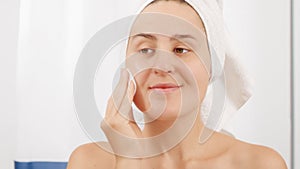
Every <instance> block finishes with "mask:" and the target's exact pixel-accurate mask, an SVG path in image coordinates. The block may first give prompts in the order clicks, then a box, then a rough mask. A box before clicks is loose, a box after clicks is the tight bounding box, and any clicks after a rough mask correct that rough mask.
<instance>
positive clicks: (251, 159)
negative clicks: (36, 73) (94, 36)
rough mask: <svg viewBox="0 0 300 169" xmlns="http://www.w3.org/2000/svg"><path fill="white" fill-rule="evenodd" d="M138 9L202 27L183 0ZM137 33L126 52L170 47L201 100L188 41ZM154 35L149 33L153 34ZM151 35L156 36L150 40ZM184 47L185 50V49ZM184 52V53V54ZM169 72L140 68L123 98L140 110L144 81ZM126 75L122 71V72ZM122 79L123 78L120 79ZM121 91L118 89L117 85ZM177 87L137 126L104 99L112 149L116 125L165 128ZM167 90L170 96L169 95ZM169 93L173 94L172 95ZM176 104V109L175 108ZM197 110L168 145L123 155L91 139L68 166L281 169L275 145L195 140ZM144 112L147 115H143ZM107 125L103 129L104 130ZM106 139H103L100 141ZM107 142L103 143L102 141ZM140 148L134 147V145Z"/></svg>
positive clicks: (203, 77)
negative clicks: (161, 108)
mask: <svg viewBox="0 0 300 169" xmlns="http://www.w3.org/2000/svg"><path fill="white" fill-rule="evenodd" d="M143 12H145V13H146V12H159V13H165V14H169V15H174V16H177V17H180V18H184V19H185V20H187V21H188V22H190V23H191V24H193V25H194V26H196V27H197V28H199V30H205V28H204V25H203V23H202V21H201V19H200V17H199V16H198V14H197V13H196V12H195V11H194V10H193V9H192V8H191V7H190V6H189V5H187V4H185V3H179V2H177V1H158V2H156V3H153V4H151V5H149V6H148V7H146V8H145V9H144V10H143ZM151 36H152V37H151V38H149V36H146V37H139V38H138V39H137V40H134V39H130V40H129V44H128V48H127V56H130V54H132V53H135V52H140V51H141V50H142V51H143V52H148V50H149V49H151V48H154V47H153V46H155V48H159V49H162V50H165V51H169V52H174V54H175V55H178V56H180V57H181V58H182V60H183V62H184V63H185V64H186V65H187V66H188V67H189V68H190V69H191V71H192V73H193V75H194V76H195V77H196V78H195V80H196V82H197V85H198V94H199V97H200V102H201V101H202V100H203V98H204V96H205V93H206V89H207V86H208V83H209V73H208V71H207V70H206V69H205V66H204V65H203V63H201V61H200V60H199V59H198V57H197V56H196V54H195V53H194V52H193V51H192V50H190V49H189V48H188V46H186V45H184V44H182V43H180V42H174V43H170V39H169V38H168V37H164V36H160V35H154V34H153V35H151ZM153 37H154V38H153ZM153 39H155V40H153ZM186 49H187V50H186ZM183 56H184V57H183ZM168 74H169V72H164V71H162V70H149V71H145V72H143V73H141V74H139V75H137V76H136V77H135V79H136V83H137V90H136V93H133V89H132V86H131V85H130V86H126V90H125V89H124V92H123V97H124V98H125V97H128V98H129V100H130V101H131V102H132V101H133V102H135V104H136V105H137V106H138V107H139V108H140V109H141V110H142V111H143V110H147V109H148V108H149V100H147V99H148V95H149V86H151V85H153V84H155V83H154V82H157V81H162V82H174V80H173V79H172V78H170V76H168ZM124 77H125V76H124ZM125 84H127V83H125ZM121 91H122V90H121ZM178 92H179V91H174V92H173V93H171V94H170V93H168V94H166V95H167V97H166V98H167V99H168V102H169V103H170V104H167V108H166V111H165V112H163V114H162V115H161V116H160V117H159V118H157V119H156V120H155V121H153V122H151V123H147V124H145V127H144V130H143V131H141V130H140V129H139V128H138V127H137V125H136V123H135V122H132V121H128V120H127V121H126V119H123V118H122V116H120V115H119V113H118V111H117V110H118V109H117V108H116V107H115V106H114V104H113V102H112V100H111V99H110V100H109V102H108V106H107V107H108V108H107V112H106V117H105V119H104V120H105V122H106V123H102V125H101V127H102V129H103V130H104V132H106V133H107V137H108V139H109V141H110V145H111V146H112V149H114V147H119V145H118V143H117V142H114V141H113V138H111V139H110V138H109V137H110V136H109V132H110V130H107V129H108V127H107V126H109V127H112V128H114V129H115V130H117V131H119V132H121V133H123V134H125V135H127V136H130V137H134V138H142V137H144V138H145V137H149V136H155V135H158V134H160V133H161V132H163V131H164V130H166V129H168V128H169V127H170V125H171V124H172V122H173V121H174V117H176V113H174V112H176V111H175V110H174V109H177V107H176V106H174V105H176V103H177V102H178V101H179V100H178ZM169 95H170V97H168V96H169ZM171 96H172V97H171ZM174 107H175V108H174ZM199 114H200V112H198V115H197V118H196V121H195V123H194V125H193V126H192V129H191V130H190V132H189V133H188V134H187V136H186V137H185V138H184V140H182V141H181V142H180V143H178V144H177V145H176V146H175V147H173V148H172V149H171V150H169V151H166V152H164V153H161V154H159V155H157V156H153V157H149V158H137V159H134V158H125V157H122V156H117V155H115V154H112V153H110V152H107V151H105V150H103V149H102V148H100V147H99V146H98V145H97V144H96V143H90V144H85V145H82V146H80V147H78V148H77V149H76V150H75V151H74V152H73V153H72V155H71V157H70V160H69V163H68V167H67V169H100V168H105V169H119V168H122V169H126V168H128V169H165V168H166V169H170V168H172V169H202V168H203V169H254V168H255V169H286V168H287V167H286V164H285V162H284V160H283V159H282V157H281V156H280V155H279V154H278V153H277V152H276V151H274V150H272V149H270V148H267V147H264V146H259V145H253V144H249V143H245V142H242V141H239V140H237V139H235V138H233V137H230V136H228V135H225V134H222V133H219V132H214V133H213V135H212V136H211V137H210V138H209V139H208V140H207V141H206V142H205V143H204V144H199V133H200V132H201V129H202V128H203V127H204V125H203V123H202V121H201V119H200V115H199ZM145 116H147V114H145ZM105 130H106V131H105ZM99 144H102V145H104V144H106V143H99ZM106 145H108V144H106ZM137 148H139V147H137Z"/></svg>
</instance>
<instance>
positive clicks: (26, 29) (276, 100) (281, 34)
mask: <svg viewBox="0 0 300 169" xmlns="http://www.w3.org/2000/svg"><path fill="white" fill-rule="evenodd" d="M136 1H137V0H136ZM224 1H225V2H224V14H225V19H226V21H227V25H228V27H229V30H230V31H231V34H232V37H233V38H234V41H235V42H236V45H237V47H238V48H239V51H240V54H241V58H242V61H243V62H244V63H245V66H246V67H247V69H248V71H249V73H250V75H251V77H252V78H253V79H254V82H255V86H254V95H253V97H252V98H251V99H250V100H249V102H248V103H247V104H246V105H245V106H244V107H243V108H242V109H241V110H240V111H239V113H238V114H237V116H236V117H235V118H234V119H233V121H232V126H233V130H232V131H231V132H232V133H233V134H234V135H235V136H236V137H237V138H239V139H241V140H245V141H248V142H251V143H257V144H262V145H266V146H269V147H272V148H274V149H275V150H277V151H278V152H279V153H280V154H281V155H282V156H283V157H284V158H285V160H286V162H287V163H288V165H290V164H289V163H290V160H291V158H290V147H291V145H290V134H291V133H290V109H291V106H290V105H291V100H290V66H291V65H290V52H291V51H290V48H291V47H290V2H289V1H283V0H281V1H272V0H264V1H260V0H244V1H239V0H224ZM128 4H130V3H128ZM128 4H127V5H128ZM124 5H126V3H125V2H122V1H118V0H115V1H105V2H101V1H96V0H90V1H83V0H64V1H62V0H45V1H40V0H28V1H22V2H20V1H19V0H0V21H1V22H0V46H1V47H0V114H1V118H0V168H1V169H12V168H13V160H16V159H17V160H43V161H44V160H50V161H67V160H68V156H69V154H70V153H71V152H72V150H73V149H74V148H75V147H77V146H78V145H80V144H82V143H86V142H89V140H88V138H87V137H86V136H85V135H84V133H83V132H82V131H81V129H80V127H79V124H78V122H77V120H76V115H75V113H74V109H73V105H72V88H71V87H72V73H73V68H74V63H75V62H76V58H77V57H78V55H79V53H80V51H81V49H82V47H83V46H84V44H85V43H86V41H87V40H88V39H89V38H90V37H91V36H92V35H93V34H94V33H95V32H96V31H97V30H99V29H100V28H101V27H102V26H103V25H105V24H106V23H109V22H111V21H112V18H113V17H115V15H117V14H116V13H114V11H116V10H119V9H121V8H122V7H123V6H124ZM112 9H115V10H112ZM294 16H295V17H296V18H295V20H294V23H295V31H296V32H295V37H294V38H295V47H297V48H295V62H294V64H295V71H294V74H295V84H294V85H295V92H294V94H295V103H296V106H295V121H296V124H295V130H296V132H295V133H296V144H295V149H294V150H295V152H296V158H295V159H299V158H300V144H297V143H299V142H300V115H299V111H300V104H299V103H300V88H299V87H298V86H300V79H299V77H300V70H299V69H300V56H299V54H300V53H299V52H300V51H299V46H300V32H299V30H300V27H299V26H300V23H299V16H300V4H299V2H295V15H294ZM16 90H18V96H16ZM28 127H29V128H31V129H30V130H29V131H28ZM295 169H300V163H299V160H298V161H297V160H296V165H295Z"/></svg>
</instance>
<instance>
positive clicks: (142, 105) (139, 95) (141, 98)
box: [133, 72, 148, 111]
mask: <svg viewBox="0 0 300 169" xmlns="http://www.w3.org/2000/svg"><path fill="white" fill-rule="evenodd" d="M134 79H135V82H136V87H137V88H136V93H135V95H134V98H133V102H134V103H135V105H136V106H137V107H138V108H139V109H140V110H141V111H144V110H146V109H147V105H148V101H147V97H148V96H147V89H148V85H147V79H148V73H147V72H141V73H138V74H137V75H135V76H134Z"/></svg>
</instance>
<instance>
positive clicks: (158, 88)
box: [149, 83, 182, 92]
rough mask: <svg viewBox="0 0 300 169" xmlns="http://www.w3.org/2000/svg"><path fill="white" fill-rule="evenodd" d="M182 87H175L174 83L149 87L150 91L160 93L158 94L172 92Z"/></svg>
mask: <svg viewBox="0 0 300 169" xmlns="http://www.w3.org/2000/svg"><path fill="white" fill-rule="evenodd" d="M180 87H182V85H177V84H174V83H158V84H156V85H153V86H150V87H149V89H150V90H155V91H160V92H172V91H175V90H177V89H179V88H180Z"/></svg>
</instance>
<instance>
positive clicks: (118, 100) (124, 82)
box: [112, 69, 129, 109]
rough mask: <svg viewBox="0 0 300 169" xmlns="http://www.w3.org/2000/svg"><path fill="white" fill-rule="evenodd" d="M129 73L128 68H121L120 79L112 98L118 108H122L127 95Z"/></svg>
mask: <svg viewBox="0 0 300 169" xmlns="http://www.w3.org/2000/svg"><path fill="white" fill-rule="evenodd" d="M128 81H129V74H128V72H127V70H125V69H121V72H120V80H119V82H118V84H117V86H116V87H115V89H114V91H113V93H112V100H113V103H114V105H115V107H116V108H117V109H119V108H120V106H121V104H122V102H123V99H124V98H125V96H126V95H127V88H128Z"/></svg>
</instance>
